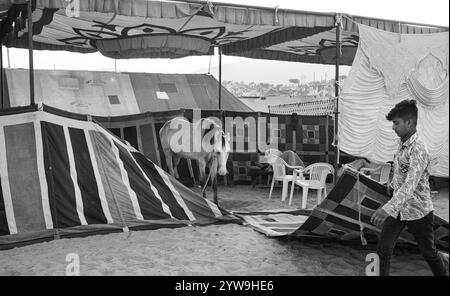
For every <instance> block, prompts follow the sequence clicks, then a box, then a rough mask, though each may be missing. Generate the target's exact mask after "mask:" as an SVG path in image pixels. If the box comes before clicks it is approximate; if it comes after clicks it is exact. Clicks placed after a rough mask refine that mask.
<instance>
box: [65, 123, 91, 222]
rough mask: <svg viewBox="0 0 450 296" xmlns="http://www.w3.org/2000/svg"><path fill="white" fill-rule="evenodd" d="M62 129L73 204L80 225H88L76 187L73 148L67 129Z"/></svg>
mask: <svg viewBox="0 0 450 296" xmlns="http://www.w3.org/2000/svg"><path fill="white" fill-rule="evenodd" d="M63 129H64V138H65V139H66V147H67V155H68V157H69V168H70V177H71V178H72V183H73V188H74V191H75V202H76V208H77V213H78V218H80V222H81V225H88V223H87V221H86V217H85V216H84V207H83V198H82V197H81V191H80V187H78V176H77V169H76V167H75V159H74V156H73V147H72V141H71V140H70V135H69V128H68V127H67V126H64V127H63Z"/></svg>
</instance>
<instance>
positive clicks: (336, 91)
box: [334, 14, 341, 184]
mask: <svg viewBox="0 0 450 296" xmlns="http://www.w3.org/2000/svg"><path fill="white" fill-rule="evenodd" d="M340 62H341V15H339V14H336V67H335V77H334V95H335V97H336V109H335V112H334V132H335V134H334V145H335V155H334V171H335V174H337V171H338V164H339V146H338V144H339V138H338V135H339V130H338V127H339V125H338V116H339V64H340ZM336 181H337V178H336V176H335V177H334V184H336Z"/></svg>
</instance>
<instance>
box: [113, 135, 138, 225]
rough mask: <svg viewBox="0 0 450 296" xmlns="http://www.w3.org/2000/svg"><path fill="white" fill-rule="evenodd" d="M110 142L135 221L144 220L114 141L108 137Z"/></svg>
mask: <svg viewBox="0 0 450 296" xmlns="http://www.w3.org/2000/svg"><path fill="white" fill-rule="evenodd" d="M108 138H109V140H110V142H111V149H112V152H113V154H114V155H115V156H116V161H117V164H118V165H119V170H120V175H121V177H122V181H123V183H124V184H125V187H126V188H127V190H128V194H129V196H130V200H131V204H132V205H133V210H134V214H135V215H136V219H138V220H144V217H142V213H141V209H140V207H139V202H138V200H137V196H136V192H134V190H133V189H132V188H131V186H130V181H129V179H128V173H127V171H126V170H125V167H124V165H123V162H122V160H120V155H119V149H118V148H117V147H116V145H115V144H114V140H113V138H112V137H111V136H109V137H108Z"/></svg>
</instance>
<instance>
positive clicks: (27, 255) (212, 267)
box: [0, 186, 449, 276]
mask: <svg viewBox="0 0 450 296" xmlns="http://www.w3.org/2000/svg"><path fill="white" fill-rule="evenodd" d="M219 191H220V193H219V200H220V202H221V206H223V207H224V208H227V209H229V210H244V211H251V210H269V209H288V208H290V209H295V208H297V207H299V204H300V198H295V199H294V203H293V205H292V206H288V205H287V203H282V202H281V201H280V196H281V192H280V189H275V190H274V194H273V197H272V199H270V200H269V199H268V192H269V190H268V188H255V189H252V188H251V187H250V186H233V187H219ZM314 201H315V194H314V193H312V194H311V197H310V198H309V199H308V206H312V205H313V204H314ZM434 204H435V207H436V213H437V214H438V215H440V216H441V217H443V218H445V219H447V220H448V216H449V193H448V188H446V189H444V190H441V191H440V192H439V194H436V195H434ZM370 252H372V251H370V250H365V249H364V248H362V247H359V246H348V245H344V244H341V243H337V242H311V241H310V242H302V241H298V240H287V239H274V238H267V237H266V236H264V235H262V234H260V233H258V232H256V231H254V230H253V229H251V228H249V227H246V226H242V225H236V224H230V225H210V226H202V227H200V226H199V227H183V228H178V229H158V230H149V231H135V232H131V234H126V233H117V234H107V235H97V236H90V237H86V238H73V239H61V240H56V241H51V242H46V243H39V244H34V245H30V246H25V247H20V248H15V249H11V250H6V251H0V275H50V276H58V275H65V272H66V268H67V265H68V262H66V256H67V254H70V253H76V254H78V255H79V258H80V274H81V275H88V276H89V275H108V276H109V275H164V276H171V275H181V276H188V275H238V276H240V275H255V276H258V275H263V276H271V275H279V276H301V275H311V276H330V275H333V276H334V275H351V276H358V275H365V268H366V265H367V263H366V262H365V258H366V255H367V254H369V253H370ZM392 275H406V276H418V275H419V276H420V275H431V271H430V270H429V268H428V266H427V264H426V262H425V261H424V260H423V259H422V257H421V255H420V254H418V253H417V252H415V251H412V250H396V252H395V255H394V258H393V260H392Z"/></svg>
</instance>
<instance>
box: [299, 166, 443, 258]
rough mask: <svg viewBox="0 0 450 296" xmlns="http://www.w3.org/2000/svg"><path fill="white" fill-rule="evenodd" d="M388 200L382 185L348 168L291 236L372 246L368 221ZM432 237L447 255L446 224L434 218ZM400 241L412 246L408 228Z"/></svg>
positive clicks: (374, 238)
mask: <svg viewBox="0 0 450 296" xmlns="http://www.w3.org/2000/svg"><path fill="white" fill-rule="evenodd" d="M388 200H389V197H388V196H387V195H386V186H385V185H382V184H380V183H378V182H377V181H375V180H373V179H370V178H369V177H367V176H365V175H363V174H360V173H358V172H357V171H354V170H353V169H351V168H345V169H344V173H343V174H342V176H341V177H340V179H339V180H338V182H337V183H336V185H335V186H334V188H333V189H332V191H331V192H330V193H329V194H328V195H327V197H326V198H325V199H324V200H323V201H322V202H321V203H320V204H319V205H317V206H316V207H315V208H313V210H312V212H311V214H310V216H309V217H308V219H307V220H306V221H305V222H304V223H303V224H302V225H301V226H300V227H299V228H298V229H297V230H296V231H295V232H293V233H292V234H291V236H294V237H295V236H305V235H306V236H308V235H322V236H326V237H332V238H338V239H342V240H359V239H361V240H362V241H364V240H365V241H367V242H368V243H375V242H376V241H377V238H378V234H379V233H380V228H378V227H376V226H374V225H372V224H371V223H370V217H371V216H372V214H373V213H374V212H375V211H376V210H377V209H378V208H379V207H381V206H382V205H384V204H385V203H386V202H387V201H388ZM434 237H435V244H436V246H437V248H439V249H440V250H444V251H446V252H448V247H449V244H448V240H449V231H448V221H445V220H444V219H442V218H441V217H439V216H437V215H436V214H435V215H434ZM399 241H400V242H406V243H413V244H415V241H414V237H413V235H412V234H411V233H410V232H409V231H408V228H406V229H405V230H404V231H403V232H402V234H401V235H400V237H399Z"/></svg>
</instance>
